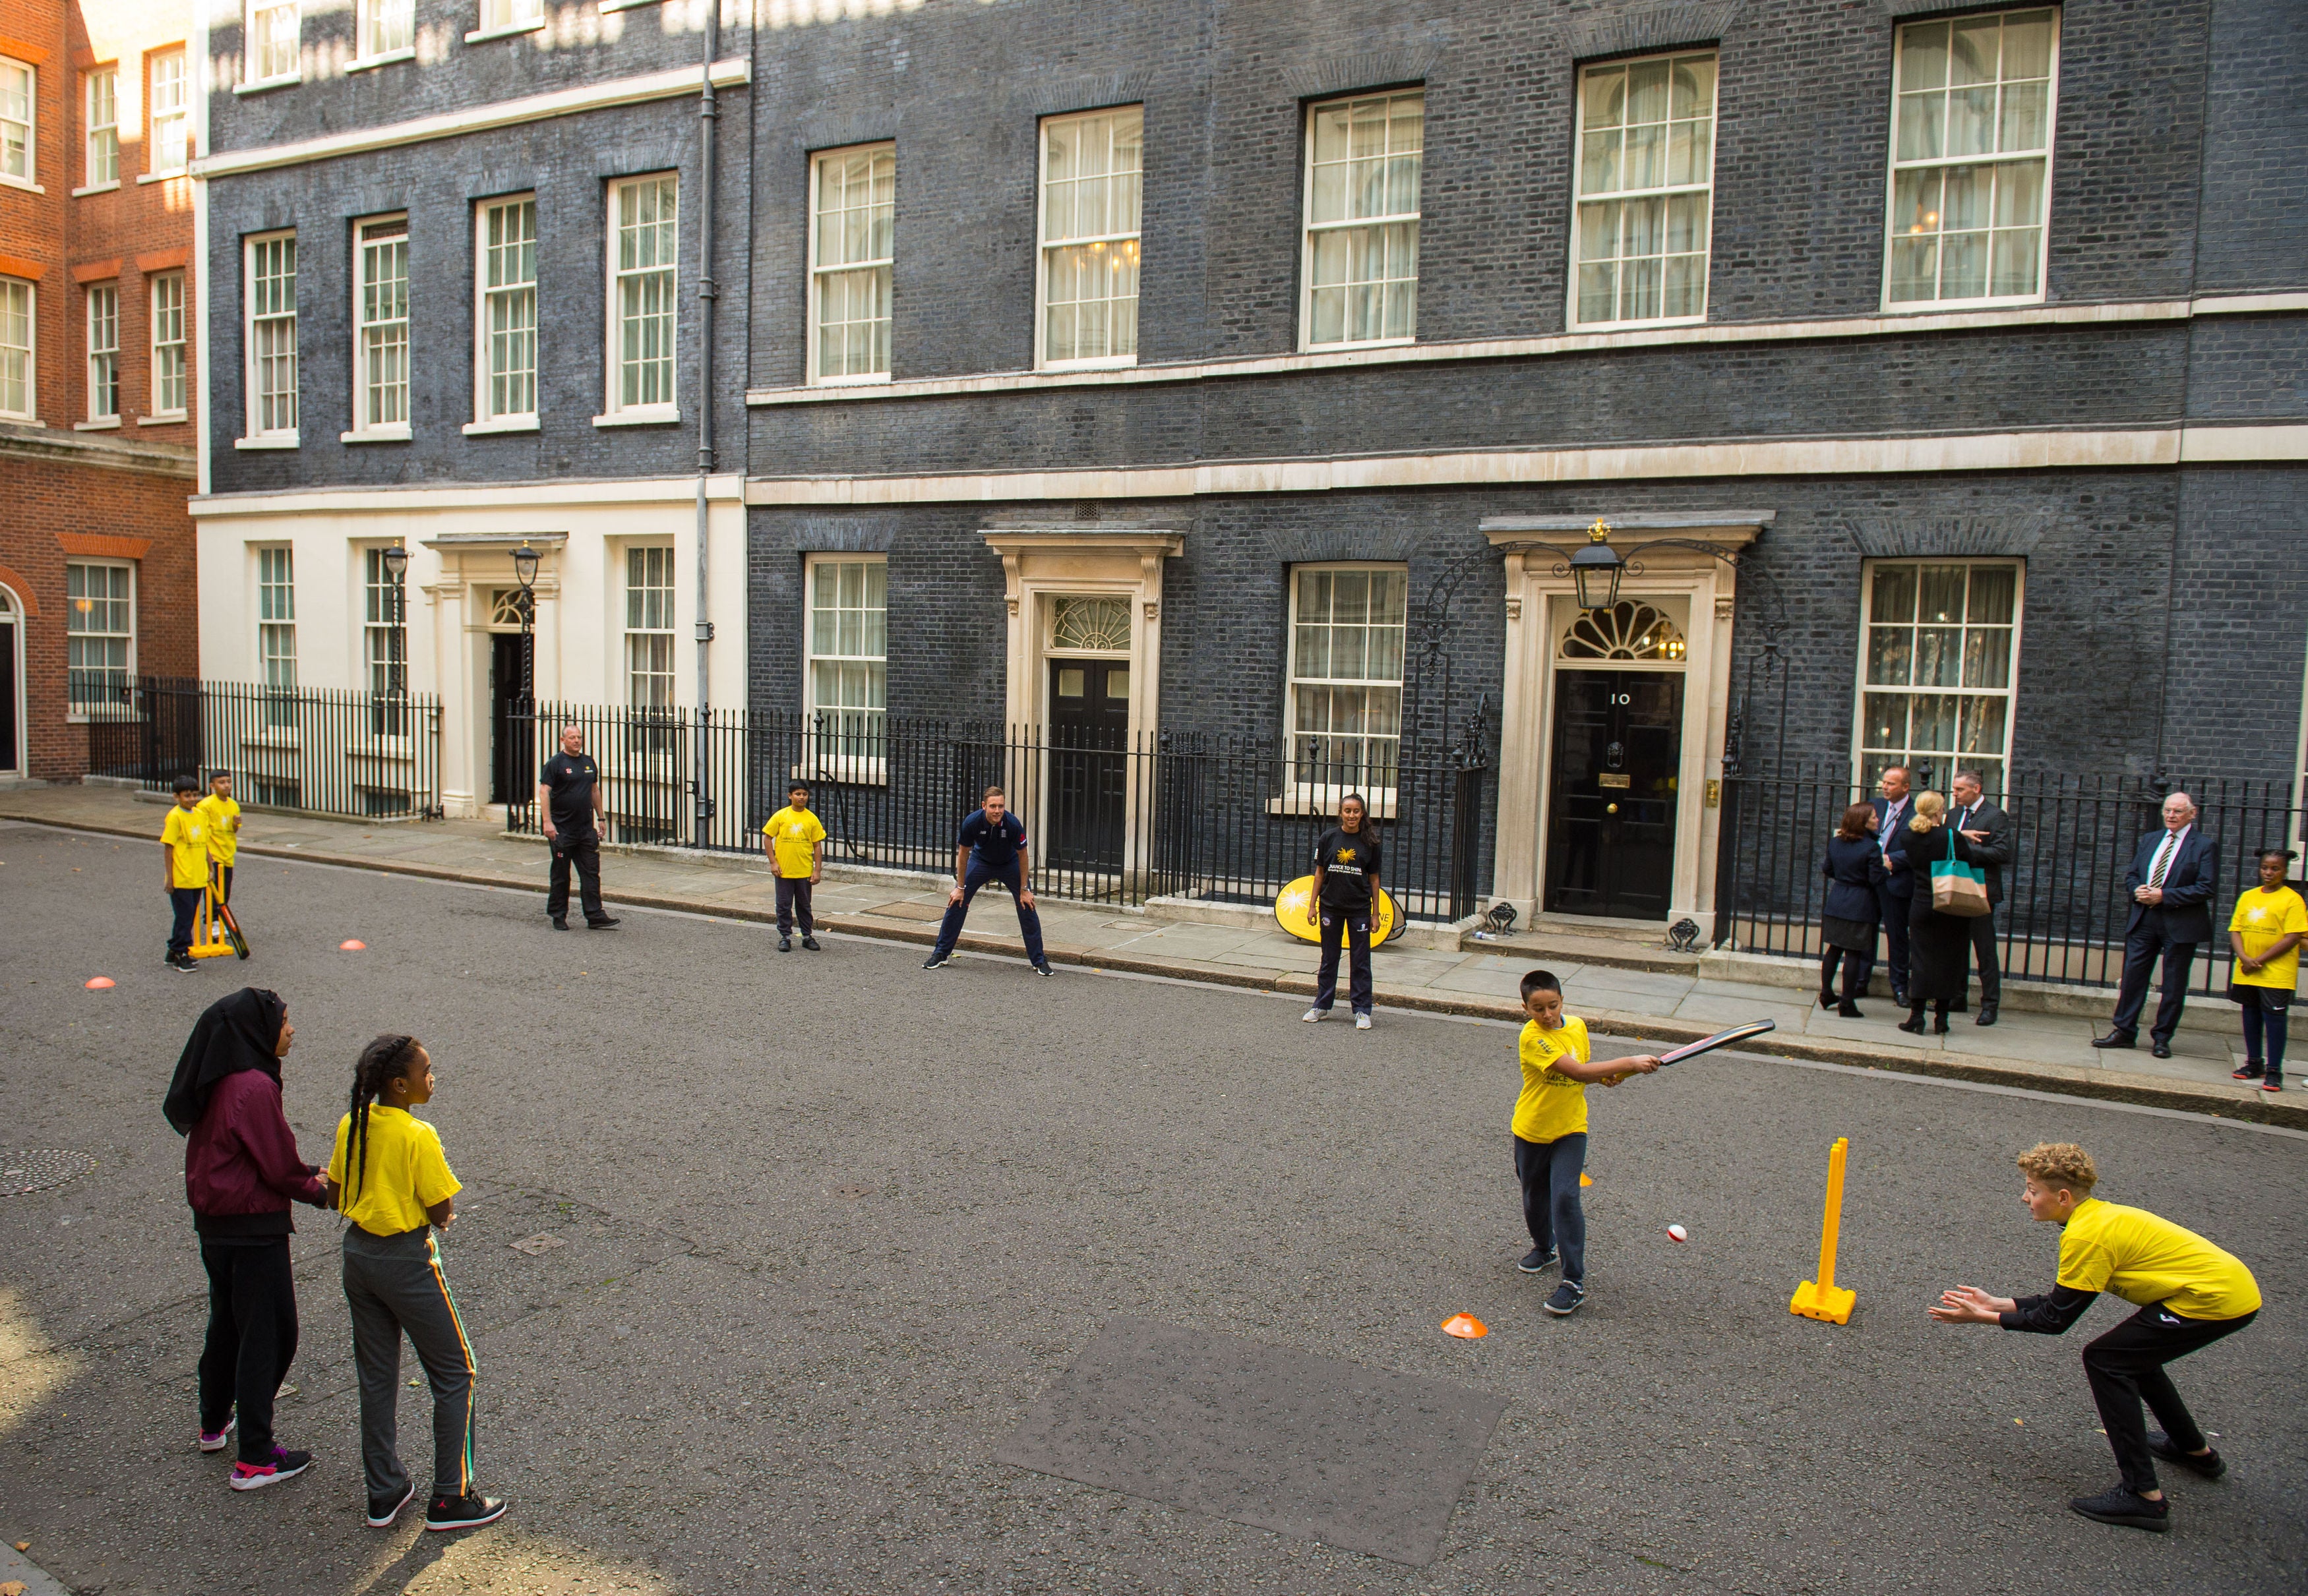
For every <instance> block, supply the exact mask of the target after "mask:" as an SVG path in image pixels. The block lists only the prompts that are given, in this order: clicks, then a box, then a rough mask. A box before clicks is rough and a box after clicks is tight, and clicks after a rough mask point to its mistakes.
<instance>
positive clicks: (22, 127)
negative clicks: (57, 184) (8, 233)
mask: <svg viewBox="0 0 2308 1596" xmlns="http://www.w3.org/2000/svg"><path fill="white" fill-rule="evenodd" d="M0 68H4V69H6V70H7V71H9V72H11V73H19V72H20V73H23V74H24V115H23V116H22V119H21V120H19V119H18V118H16V117H13V116H8V117H4V118H0V163H4V162H5V161H6V160H7V159H8V151H9V150H12V149H21V152H22V161H23V166H24V169H23V170H22V171H21V172H11V171H9V170H8V169H7V167H6V166H5V165H4V164H0V183H4V184H9V185H10V186H11V187H14V188H29V189H30V190H31V191H32V192H33V193H46V192H47V190H45V189H43V188H42V187H41V186H40V183H39V168H40V69H39V67H37V66H35V65H33V64H31V63H30V62H29V61H19V60H17V59H16V58H15V57H14V56H0ZM12 129H13V130H16V131H13V132H12V131H11V130H12ZM19 141H21V145H20V143H19Z"/></svg>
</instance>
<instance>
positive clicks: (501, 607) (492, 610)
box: [489, 588, 528, 626]
mask: <svg viewBox="0 0 2308 1596" xmlns="http://www.w3.org/2000/svg"><path fill="white" fill-rule="evenodd" d="M527 607H528V606H527V605H526V604H524V603H523V601H522V597H521V588H491V589H490V590H489V624H490V625H491V626H519V625H520V624H521V612H522V611H523V610H524V609H525V608H527Z"/></svg>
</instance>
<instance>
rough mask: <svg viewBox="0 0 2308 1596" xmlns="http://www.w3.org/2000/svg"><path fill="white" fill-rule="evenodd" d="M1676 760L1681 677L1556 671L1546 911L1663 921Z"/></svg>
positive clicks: (1670, 868)
mask: <svg viewBox="0 0 2308 1596" xmlns="http://www.w3.org/2000/svg"><path fill="white" fill-rule="evenodd" d="M1682 759H1683V674H1682V673H1681V672H1666V671H1558V672H1557V673H1556V674H1555V678H1554V759H1553V762H1552V765H1551V767H1550V768H1551V770H1552V772H1553V779H1552V781H1551V783H1550V788H1551V790H1550V791H1549V793H1548V795H1547V825H1546V910H1547V912H1548V913H1549V914H1596V915H1606V916H1609V917H1612V918H1615V919H1624V920H1665V919H1666V915H1667V909H1668V906H1669V900H1670V898H1671V897H1672V894H1673V891H1674V885H1675V787H1676V777H1677V770H1678V767H1679V766H1680V765H1681V763H1682Z"/></svg>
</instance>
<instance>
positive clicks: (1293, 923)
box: [1274, 876, 1402, 948]
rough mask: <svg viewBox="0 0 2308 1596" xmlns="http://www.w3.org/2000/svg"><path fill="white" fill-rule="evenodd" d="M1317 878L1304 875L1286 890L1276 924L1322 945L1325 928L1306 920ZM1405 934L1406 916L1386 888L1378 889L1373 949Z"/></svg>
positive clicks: (1277, 907) (1279, 901)
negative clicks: (1404, 923) (1308, 901)
mask: <svg viewBox="0 0 2308 1596" xmlns="http://www.w3.org/2000/svg"><path fill="white" fill-rule="evenodd" d="M1313 891H1314V878H1313V877H1312V876H1301V877H1299V878H1298V879H1297V880H1295V881H1293V882H1291V883H1290V885H1288V886H1287V887H1285V888H1283V889H1282V892H1281V895H1280V896H1279V897H1277V898H1276V899H1275V900H1274V921H1275V923H1276V924H1278V925H1279V926H1280V927H1281V928H1282V929H1283V930H1284V931H1288V932H1289V933H1290V934H1291V935H1292V936H1294V937H1296V938H1297V939H1298V940H1300V941H1302V942H1320V941H1321V940H1322V929H1321V928H1320V927H1319V926H1317V925H1316V924H1315V923H1314V922H1313V921H1311V920H1309V919H1307V918H1306V900H1307V899H1308V898H1309V897H1312V896H1313ZM1401 934H1402V915H1401V913H1400V912H1399V910H1397V909H1396V908H1395V906H1394V899H1393V898H1392V897H1389V896H1388V894H1387V890H1386V888H1383V887H1382V888H1379V889H1378V901H1377V902H1376V903H1374V904H1373V905H1371V936H1370V940H1371V946H1372V947H1374V948H1375V947H1377V946H1378V945H1379V944H1380V943H1381V942H1388V941H1391V940H1394V939H1395V938H1396V937H1398V936H1399V935H1401Z"/></svg>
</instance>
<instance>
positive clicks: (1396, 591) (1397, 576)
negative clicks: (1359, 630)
mask: <svg viewBox="0 0 2308 1596" xmlns="http://www.w3.org/2000/svg"><path fill="white" fill-rule="evenodd" d="M1370 591H1371V605H1370V615H1371V620H1372V622H1374V623H1375V624H1377V625H1381V626H1400V625H1401V624H1402V623H1403V618H1404V615H1405V613H1406V610H1407V607H1408V604H1409V597H1410V578H1409V577H1408V575H1407V574H1406V573H1404V572H1402V571H1373V572H1371V577H1370Z"/></svg>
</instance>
